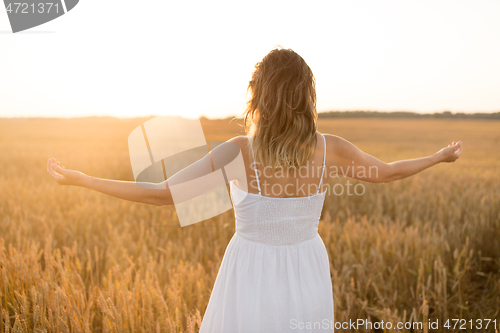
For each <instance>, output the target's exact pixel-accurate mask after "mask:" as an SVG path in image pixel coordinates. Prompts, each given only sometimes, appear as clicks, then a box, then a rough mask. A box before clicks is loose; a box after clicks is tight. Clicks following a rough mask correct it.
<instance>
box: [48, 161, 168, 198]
mask: <svg viewBox="0 0 500 333" xmlns="http://www.w3.org/2000/svg"><path fill="white" fill-rule="evenodd" d="M47 172H48V173H49V174H50V175H51V176H52V178H54V180H55V181H56V182H57V183H58V184H60V185H73V186H80V187H85V188H88V189H91V190H95V191H98V192H101V193H104V194H107V195H110V196H112V197H115V198H119V199H123V200H128V201H134V202H140V203H145V204H149V205H155V206H161V205H166V204H169V198H170V199H171V198H172V196H171V195H170V190H169V188H168V184H167V181H164V182H162V183H158V184H156V183H144V182H143V183H138V182H134V181H122V180H112V179H103V178H97V177H92V176H88V175H86V174H84V173H82V172H80V171H76V170H66V169H65V168H64V167H62V166H61V165H60V162H59V161H56V159H55V158H50V159H49V160H48V161H47Z"/></svg>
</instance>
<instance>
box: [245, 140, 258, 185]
mask: <svg viewBox="0 0 500 333" xmlns="http://www.w3.org/2000/svg"><path fill="white" fill-rule="evenodd" d="M247 139H248V143H249V144H250V149H251V150H252V157H253V161H254V163H253V170H254V171H255V178H256V179H257V187H258V188H259V195H262V194H261V192H260V183H259V175H258V174H257V166H256V163H255V155H254V153H253V148H252V141H251V140H250V138H249V137H248V135H247Z"/></svg>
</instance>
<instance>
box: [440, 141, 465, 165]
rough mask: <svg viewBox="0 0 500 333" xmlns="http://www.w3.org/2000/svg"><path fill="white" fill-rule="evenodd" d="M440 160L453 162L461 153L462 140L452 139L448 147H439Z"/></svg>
mask: <svg viewBox="0 0 500 333" xmlns="http://www.w3.org/2000/svg"><path fill="white" fill-rule="evenodd" d="M438 154H440V157H441V162H455V161H456V160H457V159H458V158H459V157H460V154H462V141H453V142H452V143H451V144H449V145H448V147H446V148H443V149H441V150H440V151H439V152H438Z"/></svg>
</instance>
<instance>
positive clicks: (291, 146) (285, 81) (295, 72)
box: [243, 48, 318, 169]
mask: <svg viewBox="0 0 500 333" xmlns="http://www.w3.org/2000/svg"><path fill="white" fill-rule="evenodd" d="M248 91H250V93H251V98H250V99H249V100H248V102H247V108H246V110H245V112H244V113H243V114H244V116H245V117H244V126H245V131H246V133H247V134H248V135H249V136H250V137H251V139H252V146H253V149H254V152H255V154H256V157H258V159H259V161H260V163H264V165H266V166H271V168H273V169H275V168H276V167H284V168H290V167H292V168H298V167H300V166H303V165H305V164H306V163H307V162H308V161H309V160H310V159H311V158H312V156H313V154H314V150H315V148H316V141H317V139H316V129H317V118H318V113H317V111H316V79H315V78H314V75H313V73H312V71H311V68H309V66H308V65H307V64H306V62H305V61H304V59H302V57H301V56H300V55H298V54H297V53H295V52H294V51H293V50H291V49H283V48H277V49H274V50H272V51H271V52H269V53H268V54H267V55H266V56H265V57H264V58H263V59H262V61H260V62H259V63H257V64H256V65H255V70H254V72H253V74H252V79H251V81H250V82H249V84H248V89H247V93H248Z"/></svg>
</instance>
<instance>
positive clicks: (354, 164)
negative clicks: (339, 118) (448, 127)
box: [325, 135, 462, 183]
mask: <svg viewBox="0 0 500 333" xmlns="http://www.w3.org/2000/svg"><path fill="white" fill-rule="evenodd" d="M325 138H327V147H329V148H327V149H328V153H327V158H328V160H329V163H327V165H330V166H334V167H336V168H338V169H340V170H338V173H339V176H340V175H345V176H346V177H350V178H354V179H359V180H363V181H366V182H371V183H387V182H392V181H394V180H398V179H402V178H406V177H409V176H412V175H414V174H416V173H419V172H421V171H423V170H425V169H427V168H429V167H431V166H433V165H436V164H438V163H441V162H454V161H455V160H456V159H458V157H459V156H460V154H461V153H462V142H461V141H457V142H455V141H454V142H453V143H451V144H450V145H448V147H445V148H443V149H441V150H439V151H438V152H436V153H434V154H432V155H429V156H425V157H420V158H414V159H408V160H401V161H395V162H392V163H385V162H382V161H381V160H379V159H378V158H376V157H374V156H372V155H370V154H367V153H365V152H363V151H362V150H360V149H359V148H357V147H356V146H355V145H353V144H352V143H350V142H349V141H347V140H345V139H342V138H341V137H338V136H335V135H325ZM328 154H329V155H328ZM330 176H331V175H330Z"/></svg>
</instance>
